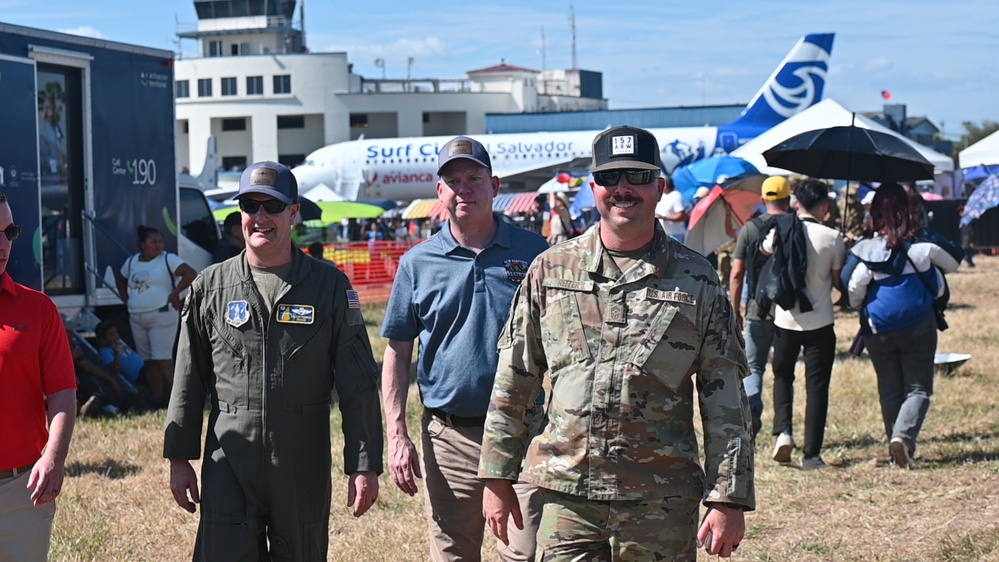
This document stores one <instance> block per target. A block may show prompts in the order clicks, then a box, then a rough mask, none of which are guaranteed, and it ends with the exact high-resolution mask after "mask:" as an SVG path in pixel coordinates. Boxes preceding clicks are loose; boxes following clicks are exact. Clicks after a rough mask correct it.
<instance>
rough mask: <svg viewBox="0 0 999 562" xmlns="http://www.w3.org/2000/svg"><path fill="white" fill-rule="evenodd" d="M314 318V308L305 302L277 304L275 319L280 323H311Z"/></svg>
mask: <svg viewBox="0 0 999 562" xmlns="http://www.w3.org/2000/svg"><path fill="white" fill-rule="evenodd" d="M315 319H316V309H315V307H313V306H310V305H307V304H279V305H278V307H277V321H278V322H280V323H282V324H312V323H313V322H314V321H315Z"/></svg>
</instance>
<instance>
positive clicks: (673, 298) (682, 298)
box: [645, 287, 697, 304]
mask: <svg viewBox="0 0 999 562" xmlns="http://www.w3.org/2000/svg"><path fill="white" fill-rule="evenodd" d="M645 298H646V299H648V300H654V301H668V302H678V303H682V304H697V298H696V297H694V295H692V294H690V293H684V292H683V291H680V290H676V291H660V290H659V289H653V288H652V287H649V288H647V289H645Z"/></svg>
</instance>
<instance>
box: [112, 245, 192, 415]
mask: <svg viewBox="0 0 999 562" xmlns="http://www.w3.org/2000/svg"><path fill="white" fill-rule="evenodd" d="M138 232H139V250H140V251H139V253H137V254H135V255H133V256H131V257H129V258H128V259H127V260H126V261H125V264H124V265H122V267H121V271H119V272H118V275H117V278H116V281H117V285H118V293H119V295H120V296H121V299H122V300H123V301H124V302H125V305H126V306H127V307H128V316H129V324H130V325H131V327H132V338H133V339H134V340H135V350H136V352H138V354H139V356H140V357H142V359H143V360H144V361H145V362H146V370H145V373H146V381H145V382H146V386H148V387H149V392H150V395H151V396H150V398H151V399H152V403H153V404H154V405H156V406H157V407H163V406H166V404H167V401H168V400H169V399H170V388H171V387H172V386H173V346H174V340H175V339H176V337H177V327H178V324H179V323H180V308H181V300H180V295H181V293H183V292H184V290H185V289H187V288H188V287H189V286H190V285H191V282H192V281H194V278H195V277H196V276H197V272H195V271H194V269H193V268H192V267H191V266H189V265H187V264H186V263H184V260H182V259H180V257H179V256H177V255H176V254H171V253H170V252H165V251H164V250H163V236H162V235H161V234H160V231H159V230H156V229H155V228H147V227H145V226H143V225H139V228H138Z"/></svg>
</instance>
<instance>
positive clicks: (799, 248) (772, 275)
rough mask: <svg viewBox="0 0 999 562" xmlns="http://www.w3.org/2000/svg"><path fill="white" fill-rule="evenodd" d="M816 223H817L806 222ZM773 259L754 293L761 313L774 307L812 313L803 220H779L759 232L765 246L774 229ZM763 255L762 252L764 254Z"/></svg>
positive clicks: (791, 215)
mask: <svg viewBox="0 0 999 562" xmlns="http://www.w3.org/2000/svg"><path fill="white" fill-rule="evenodd" d="M806 220H814V219H806ZM775 228H776V229H778V230H777V231H776V232H774V244H773V250H774V252H773V255H772V256H770V257H769V259H768V260H767V261H766V263H765V264H764V266H763V269H762V270H761V271H760V276H759V278H757V280H756V287H755V291H754V293H753V295H754V297H755V298H756V304H757V306H759V307H760V310H766V311H769V310H770V308H771V305H772V304H777V306H780V307H781V308H783V309H784V310H791V309H792V308H794V305H795V304H797V305H798V307H799V310H801V312H811V311H812V310H813V308H812V303H811V301H809V300H808V295H807V294H805V272H806V270H807V266H808V263H807V260H808V256H807V251H806V247H807V241H806V238H805V227H804V225H803V224H802V220H801V219H799V218H798V216H797V215H796V214H794V213H788V214H786V215H781V216H779V217H778V218H777V219H776V220H774V221H773V222H771V223H770V224H768V225H767V228H766V231H765V232H764V231H762V230H761V231H760V236H758V237H757V238H758V242H759V243H760V244H761V245H762V243H763V240H764V239H765V238H766V236H767V234H768V233H769V232H770V231H771V230H774V229H775ZM761 253H762V251H761Z"/></svg>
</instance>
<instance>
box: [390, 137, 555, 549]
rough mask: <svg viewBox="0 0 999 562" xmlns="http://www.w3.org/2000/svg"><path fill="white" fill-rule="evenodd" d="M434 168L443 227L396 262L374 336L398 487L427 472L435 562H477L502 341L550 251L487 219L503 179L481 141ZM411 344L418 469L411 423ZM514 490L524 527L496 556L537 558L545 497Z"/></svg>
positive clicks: (444, 156)
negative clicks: (483, 470)
mask: <svg viewBox="0 0 999 562" xmlns="http://www.w3.org/2000/svg"><path fill="white" fill-rule="evenodd" d="M438 163H439V167H438V170H437V175H438V176H439V180H438V182H437V196H438V197H439V198H440V200H441V202H443V203H444V206H445V208H446V209H447V213H448V221H447V222H446V223H445V224H444V226H443V227H442V228H441V230H440V232H438V233H437V234H435V235H434V236H432V237H431V238H430V239H429V240H427V241H426V242H424V243H422V244H419V245H417V246H415V247H414V248H412V249H411V250H409V251H408V252H407V253H406V254H405V255H404V256H403V257H402V260H400V263H399V270H398V272H397V273H396V277H395V283H394V284H393V286H392V296H391V298H390V300H389V304H388V307H387V309H386V311H385V321H384V323H383V324H382V330H381V335H382V337H385V338H388V339H389V343H388V347H387V348H386V350H385V362H384V367H383V370H382V392H383V393H384V400H385V415H386V421H387V431H388V453H389V467H390V469H391V473H392V479H393V480H394V481H395V483H396V485H397V486H399V488H400V489H402V490H403V491H404V492H406V493H407V494H409V495H411V496H412V495H414V494H416V491H417V487H416V480H415V478H421V477H422V474H425V475H426V498H427V507H426V512H427V524H428V526H429V530H430V554H431V556H430V558H431V559H432V560H435V561H441V560H479V559H480V558H481V548H482V537H483V532H484V530H485V518H484V517H483V516H482V491H483V484H482V482H481V481H480V480H479V479H478V478H477V476H476V473H477V470H478V463H479V452H480V448H481V445H482V431H483V425H484V423H485V416H486V409H487V408H488V406H489V395H490V392H491V391H492V387H493V379H494V378H495V376H496V366H497V360H498V353H497V342H498V339H499V335H500V332H501V330H502V328H503V325H504V323H505V322H506V320H507V316H508V312H509V310H510V303H511V302H512V301H513V297H514V293H515V292H516V290H517V287H518V286H519V285H520V281H521V280H522V279H523V278H524V273H525V272H526V271H527V266H529V265H530V264H531V262H532V261H533V260H534V258H535V256H537V255H538V254H540V253H541V252H542V251H544V250H545V249H546V248H547V244H546V243H545V240H544V239H543V238H541V237H540V236H538V235H537V234H534V233H532V232H528V231H526V230H522V229H519V228H517V227H514V226H511V225H510V224H508V223H506V222H505V221H503V220H501V219H500V216H499V215H497V214H495V213H493V210H492V209H493V198H494V197H496V195H497V193H499V178H497V177H495V176H493V174H492V164H491V161H490V159H489V153H488V152H487V151H486V149H485V147H483V146H482V144H480V143H479V142H478V141H475V140H474V139H471V138H468V137H456V138H455V139H453V140H451V141H450V142H448V143H447V144H445V145H444V146H443V147H442V148H441V150H440V153H439V154H438ZM416 339H419V341H420V353H419V359H418V361H417V379H418V382H419V387H420V397H421V399H422V401H423V406H424V411H423V418H422V422H421V434H422V444H423V467H422V468H423V471H422V473H421V466H420V459H419V454H418V453H417V450H416V446H415V445H414V443H413V441H412V440H411V439H410V437H409V431H408V428H407V426H406V398H407V395H408V393H409V372H410V366H411V363H412V356H413V345H414V341H415V340H416ZM538 410H539V411H540V407H539V408H538ZM542 417H543V416H541V415H539V416H538V423H540V421H541V418H542ZM517 488H518V490H517V491H518V495H519V497H520V505H522V506H524V508H523V510H522V513H521V514H517V515H519V516H520V517H517V516H514V520H515V521H514V523H515V525H514V527H516V526H517V525H516V523H518V520H519V521H522V525H521V526H523V527H524V530H523V531H520V530H517V531H514V532H511V533H510V536H509V538H508V540H507V541H505V543H506V544H500V547H499V554H500V558H501V559H503V560H533V559H534V545H535V542H534V536H535V534H536V531H537V522H538V520H539V519H540V515H541V513H540V507H541V498H540V496H539V494H538V492H537V489H536V488H534V487H533V486H529V485H527V484H522V483H521V484H518V485H517Z"/></svg>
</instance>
